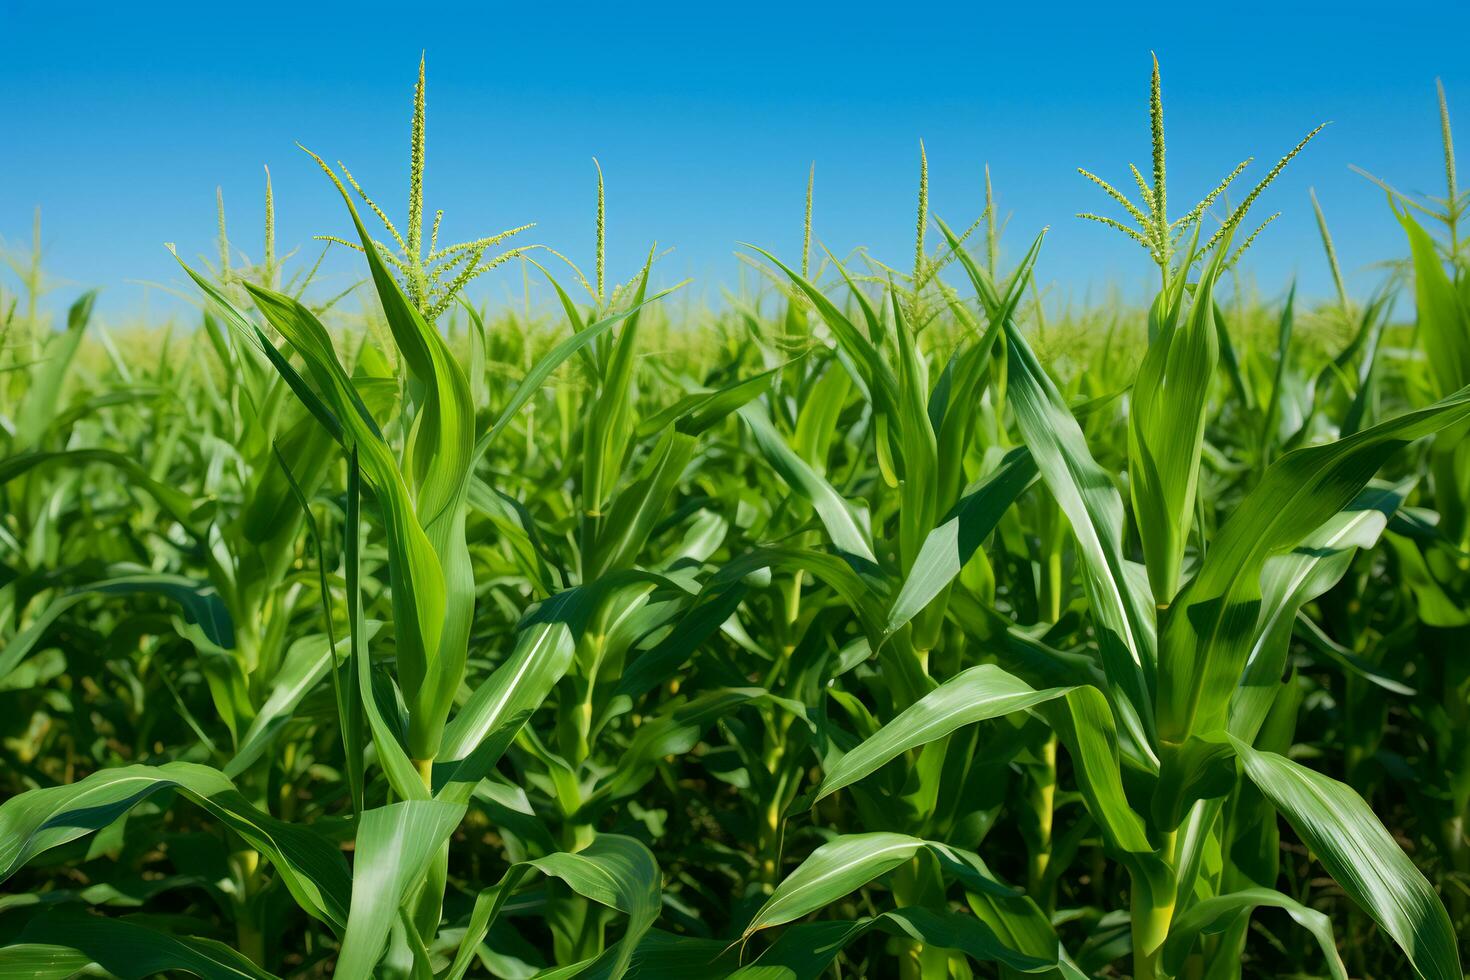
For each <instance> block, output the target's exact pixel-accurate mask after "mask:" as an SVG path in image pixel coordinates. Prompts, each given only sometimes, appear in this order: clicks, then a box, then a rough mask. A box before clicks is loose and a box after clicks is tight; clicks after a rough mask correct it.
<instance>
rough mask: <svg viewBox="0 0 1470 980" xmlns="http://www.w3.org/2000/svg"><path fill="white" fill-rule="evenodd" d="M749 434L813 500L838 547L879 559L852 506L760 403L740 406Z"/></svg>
mask: <svg viewBox="0 0 1470 980" xmlns="http://www.w3.org/2000/svg"><path fill="white" fill-rule="evenodd" d="M740 417H741V418H742V419H744V420H745V424H746V426H748V427H749V429H750V434H751V435H752V436H753V437H754V438H755V444H756V448H758V449H759V450H760V452H761V455H763V456H764V457H765V458H766V462H768V463H770V464H771V467H772V469H774V470H775V471H776V472H777V474H779V475H780V477H781V479H782V480H784V481H786V485H787V486H789V487H790V488H791V489H792V490H794V491H795V492H796V493H798V494H800V495H801V497H802V499H804V500H806V501H807V502H808V503H810V504H811V505H812V507H813V509H815V510H816V512H817V516H818V517H819V518H821V521H822V525H823V526H824V527H825V528H826V529H827V535H828V536H829V537H830V538H831V539H832V544H833V545H835V546H836V547H837V548H838V550H840V551H843V552H846V553H847V554H850V555H856V556H858V557H859V558H863V559H866V560H867V561H869V562H876V561H877V559H876V558H874V557H873V549H872V546H871V545H870V544H869V543H868V535H867V532H866V531H864V530H863V529H862V528H861V527H859V526H858V521H857V518H856V516H855V515H854V511H853V508H852V505H850V504H849V503H848V502H847V501H846V500H844V499H842V495H841V494H839V493H838V492H837V491H836V490H835V489H833V487H832V484H830V483H828V482H827V480H826V479H825V478H824V477H822V476H821V475H820V474H818V473H817V471H816V470H814V469H812V467H811V465H810V464H809V463H807V461H806V460H804V459H802V458H801V457H800V456H798V455H796V453H795V452H793V451H792V450H791V447H790V446H788V445H786V440H785V439H783V438H782V437H781V434H780V433H778V432H777V431H776V428H775V426H773V425H772V424H771V420H770V417H769V416H768V415H767V414H766V412H765V411H764V410H763V409H762V408H761V407H760V406H758V405H746V406H745V407H744V408H742V409H740Z"/></svg>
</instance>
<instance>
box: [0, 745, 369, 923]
mask: <svg viewBox="0 0 1470 980" xmlns="http://www.w3.org/2000/svg"><path fill="white" fill-rule="evenodd" d="M170 789H176V790H178V791H180V792H181V793H183V794H184V795H185V796H187V797H188V798H189V799H191V800H193V801H194V802H195V803H197V804H198V805H199V806H201V807H203V808H204V809H206V810H208V811H209V812H210V814H211V815H213V816H214V817H215V819H217V820H219V821H220V822H221V823H223V824H224V825H225V826H227V827H229V828H230V829H231V830H233V831H234V832H235V833H237V834H239V835H240V836H241V837H243V838H244V839H245V840H246V841H248V842H249V843H250V845H251V846H252V847H254V848H255V849H256V850H259V851H260V852H262V853H263V854H265V855H266V856H267V857H269V858H270V860H271V863H272V864H274V865H275V867H276V871H277V873H279V874H280V876H281V879H282V880H283V881H284V882H285V884H286V887H287V888H288V889H290V891H291V895H292V897H293V898H295V899H296V903H297V904H298V905H300V906H301V907H302V908H303V909H305V910H306V911H307V912H309V913H310V914H311V915H313V916H315V917H317V918H318V919H321V920H323V921H325V922H330V923H333V924H337V925H340V924H342V923H344V922H345V921H346V917H347V894H348V888H349V877H350V876H349V874H348V871H347V862H346V861H344V860H343V858H342V852H341V851H339V850H338V849H337V847H336V845H334V844H333V843H332V842H331V841H330V840H328V839H327V838H325V837H323V836H321V835H320V834H319V833H318V832H317V831H315V830H312V829H311V828H309V827H306V826H303V825H300V824H291V823H286V822H284V821H281V820H277V819H276V818H275V817H272V816H270V815H269V814H265V813H262V812H261V811H259V810H257V809H256V808H255V807H254V806H252V805H251V804H250V803H249V802H248V801H247V800H246V799H245V797H244V796H242V795H241V794H240V791H239V790H237V789H236V788H235V784H234V783H232V782H230V780H229V779H228V778H226V777H225V776H224V774H223V773H221V772H219V770H217V769H211V768H209V767H208V766H200V765H195V764H194V763H191V762H170V763H168V764H166V765H162V766H142V765H134V766H121V767H119V768H116V769H103V770H100V771H98V772H94V773H92V774H91V775H90V776H87V777H86V778H85V779H81V780H78V781H77V782H75V783H71V784H68V785H64V786H51V787H46V788H43V789H33V790H30V791H29V792H25V793H21V794H19V795H18V796H13V797H11V798H10V799H8V800H6V801H5V802H4V803H3V804H0V881H4V880H5V879H7V878H9V877H10V876H11V875H13V874H14V873H15V872H16V871H17V870H18V869H19V868H20V867H22V866H23V865H25V864H26V863H27V862H29V861H30V860H31V859H32V858H33V857H35V856H36V855H37V854H40V853H41V852H43V851H46V850H49V849H51V848H53V847H58V846H60V845H62V844H65V843H66V842H67V841H72V840H76V839H77V838H78V837H83V836H85V835H87V834H89V833H92V832H94V831H97V830H101V829H102V828H103V827H106V826H107V825H108V824H110V823H112V822H113V821H114V820H116V819H117V818H118V817H120V816H122V815H123V814H124V813H127V812H128V811H129V810H131V809H132V808H133V807H134V806H136V805H137V804H138V803H140V802H142V801H143V800H145V799H147V798H148V797H150V796H152V795H153V794H155V793H158V792H160V791H162V790H170Z"/></svg>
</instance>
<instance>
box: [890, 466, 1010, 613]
mask: <svg viewBox="0 0 1470 980" xmlns="http://www.w3.org/2000/svg"><path fill="white" fill-rule="evenodd" d="M1035 478H1036V464H1035V463H1034V462H1033V461H1032V459H1031V454H1030V452H1029V451H1028V450H1027V449H1026V448H1025V447H1019V448H1016V449H1013V450H1011V451H1010V452H1009V453H1007V454H1006V456H1005V458H1004V459H1003V460H1001V463H1000V466H999V467H998V468H997V469H996V470H995V472H993V473H991V474H989V475H988V476H986V477H985V478H984V479H983V480H981V481H980V482H979V484H978V485H977V486H976V487H975V488H974V489H972V490H971V491H970V492H968V493H966V494H965V495H964V496H963V497H961V498H960V502H959V503H958V504H956V505H955V507H954V509H953V510H951V511H950V513H949V516H948V517H947V518H945V520H944V522H943V523H941V524H940V525H939V526H938V527H936V528H935V529H934V530H933V531H931V532H929V535H928V537H926V538H925V539H924V546H923V547H922V548H921V549H920V550H919V554H918V557H917V558H915V560H914V564H913V567H912V568H910V569H909V574H908V578H906V579H905V580H904V583H903V588H902V589H900V590H899V593H898V596H897V598H895V599H894V600H893V607H892V608H891V609H890V610H889V611H888V621H887V623H886V624H885V625H884V627H883V632H884V633H885V634H890V635H891V634H893V633H895V632H897V631H898V629H899V628H900V627H902V626H903V625H904V624H905V623H907V622H908V621H909V620H911V619H913V618H914V617H915V616H917V615H918V614H919V613H920V612H921V611H922V610H923V609H924V608H925V607H926V606H928V605H929V603H930V602H931V601H932V600H933V599H934V597H935V596H937V595H939V594H940V593H941V592H942V591H944V589H945V587H946V586H948V585H949V583H950V582H953V581H954V580H955V578H956V577H957V576H958V575H959V574H960V569H962V568H964V567H965V563H966V562H968V561H969V560H970V558H971V557H972V556H973V555H974V554H975V552H976V551H977V550H978V549H979V547H980V542H982V541H984V540H985V539H986V538H987V537H988V536H989V535H990V532H991V531H993V530H995V526H996V525H997V524H998V523H1000V519H1001V518H1002V517H1004V516H1005V513H1006V511H1007V510H1009V509H1010V506H1011V504H1013V503H1014V502H1015V501H1016V498H1018V497H1019V496H1020V495H1021V494H1022V493H1023V492H1025V490H1026V488H1027V487H1028V486H1030V485H1031V482H1032V481H1033V480H1034V479H1035Z"/></svg>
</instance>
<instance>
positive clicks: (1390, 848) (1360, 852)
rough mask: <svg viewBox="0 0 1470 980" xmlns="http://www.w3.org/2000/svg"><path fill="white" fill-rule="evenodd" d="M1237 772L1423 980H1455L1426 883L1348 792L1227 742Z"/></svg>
mask: <svg viewBox="0 0 1470 980" xmlns="http://www.w3.org/2000/svg"><path fill="white" fill-rule="evenodd" d="M1231 742H1232V743H1233V744H1234V745H1235V751H1236V752H1237V753H1238V754H1239V756H1240V759H1241V762H1242V764H1243V766H1244V769H1245V774H1246V776H1247V777H1249V778H1250V781H1251V782H1252V783H1254V784H1255V786H1256V788H1257V789H1258V790H1260V791H1261V793H1262V794H1263V795H1264V796H1265V797H1266V798H1267V799H1268V800H1270V801H1271V804H1272V806H1274V807H1276V809H1277V810H1279V811H1281V813H1282V815H1283V816H1285V817H1286V820H1287V822H1288V823H1290V824H1291V826H1292V829H1293V830H1295V831H1296V833H1297V836H1298V837H1300V838H1301V839H1302V842H1303V843H1305V844H1306V845H1307V846H1308V847H1309V848H1311V849H1312V853H1313V854H1315V855H1316V856H1317V859H1318V860H1319V861H1321V862H1322V865H1323V867H1325V868H1326V869H1327V872H1328V874H1330V875H1332V878H1333V880H1334V881H1336V882H1337V883H1338V885H1340V886H1341V887H1342V890H1343V891H1344V892H1346V893H1347V895H1348V897H1349V898H1351V899H1352V900H1353V901H1354V902H1356V903H1358V905H1359V906H1361V907H1362V909H1363V910H1364V911H1365V912H1367V913H1368V914H1369V915H1370V916H1372V917H1373V920H1374V921H1375V922H1377V923H1378V925H1379V926H1380V927H1382V929H1383V931H1384V932H1386V933H1388V935H1389V936H1391V937H1392V938H1393V940H1394V942H1396V943H1398V944H1399V948H1400V949H1402V950H1403V951H1404V954H1405V955H1406V956H1407V957H1408V958H1409V962H1410V963H1411V964H1412V965H1413V967H1414V970H1415V972H1417V973H1418V975H1419V976H1421V977H1424V978H1426V980H1460V978H1461V977H1463V976H1464V973H1463V971H1462V970H1461V969H1460V954H1459V950H1458V949H1457V948H1456V945H1455V942H1456V941H1455V932H1454V929H1453V927H1452V926H1451V925H1450V917H1449V915H1448V914H1447V913H1446V912H1445V910H1444V906H1443V905H1442V904H1440V900H1439V896H1438V895H1436V894H1435V891H1434V888H1433V886H1431V885H1430V884H1429V882H1427V881H1425V880H1424V876H1423V875H1422V874H1420V873H1419V870H1418V869H1417V868H1415V867H1414V862H1412V861H1410V860H1409V858H1408V856H1407V855H1405V854H1404V852H1403V851H1402V850H1400V849H1399V846H1398V844H1397V843H1396V842H1395V841H1394V839H1393V837H1391V836H1390V835H1389V833H1388V831H1386V830H1384V829H1383V824H1381V823H1379V822H1378V818H1377V817H1375V816H1374V815H1373V811H1372V810H1370V809H1369V808H1368V804H1367V803H1364V802H1363V798H1362V797H1361V796H1359V795H1358V794H1357V793H1355V792H1353V790H1352V789H1351V788H1350V787H1348V786H1346V785H1344V784H1343V783H1340V782H1338V781H1337V780H1335V779H1330V778H1328V777H1327V776H1324V775H1322V774H1321V773H1318V772H1313V771H1312V770H1310V769H1308V768H1306V767H1305V766H1301V765H1298V764H1297V763H1295V762H1292V761H1291V760H1289V759H1286V758H1284V757H1283V756H1279V755H1276V754H1275V753H1274V752H1258V751H1256V750H1255V749H1253V748H1251V747H1250V746H1249V745H1247V744H1245V743H1244V742H1242V741H1240V740H1239V739H1234V738H1232V739H1231Z"/></svg>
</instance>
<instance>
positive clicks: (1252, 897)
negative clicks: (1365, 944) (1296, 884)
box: [1162, 888, 1348, 980]
mask: <svg viewBox="0 0 1470 980" xmlns="http://www.w3.org/2000/svg"><path fill="white" fill-rule="evenodd" d="M1261 907H1266V908H1277V909H1281V910H1283V911H1285V912H1286V914H1287V915H1289V916H1291V918H1292V919H1293V920H1294V921H1295V922H1296V923H1297V925H1299V926H1301V927H1302V928H1303V929H1306V930H1307V931H1308V932H1310V933H1311V934H1312V938H1314V939H1316V940H1317V945H1318V946H1320V947H1322V955H1323V957H1324V958H1326V960H1327V968H1328V970H1330V971H1331V972H1332V976H1333V980H1348V972H1347V967H1345V966H1343V963H1342V958H1341V957H1339V956H1338V955H1337V945H1336V943H1334V942H1333V939H1332V920H1331V919H1329V918H1327V916H1326V915H1324V914H1322V913H1321V912H1318V911H1317V910H1316V909H1309V908H1307V907H1306V906H1305V905H1303V904H1301V903H1300V902H1298V901H1296V900H1294V899H1292V898H1289V897H1287V896H1286V895H1283V894H1281V893H1280V892H1278V891H1273V890H1271V889H1269V888H1246V889H1242V890H1241V891H1238V892H1231V893H1230V894H1228V895H1215V896H1213V897H1211V898H1207V899H1205V900H1203V901H1201V902H1200V903H1198V904H1197V905H1194V906H1192V907H1190V908H1189V909H1188V910H1187V911H1185V912H1184V913H1183V914H1182V915H1180V916H1179V917H1178V918H1177V919H1175V920H1174V921H1173V923H1171V924H1170V926H1169V938H1168V939H1167V940H1165V941H1164V950H1163V957H1162V960H1163V964H1164V969H1165V971H1167V973H1168V974H1169V975H1170V976H1178V975H1179V971H1180V970H1181V969H1182V968H1183V967H1184V959H1185V957H1187V956H1188V955H1189V953H1190V950H1191V948H1192V947H1193V946H1194V944H1195V942H1197V941H1198V940H1199V939H1200V938H1201V937H1203V936H1206V935H1212V934H1215V933H1219V932H1223V931H1224V930H1225V929H1226V928H1227V927H1229V926H1231V925H1232V924H1234V923H1235V922H1237V921H1238V920H1239V919H1240V918H1241V917H1242V916H1246V917H1248V916H1249V915H1250V914H1251V913H1252V912H1254V911H1255V910H1256V909H1258V908H1261Z"/></svg>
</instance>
